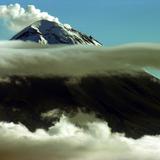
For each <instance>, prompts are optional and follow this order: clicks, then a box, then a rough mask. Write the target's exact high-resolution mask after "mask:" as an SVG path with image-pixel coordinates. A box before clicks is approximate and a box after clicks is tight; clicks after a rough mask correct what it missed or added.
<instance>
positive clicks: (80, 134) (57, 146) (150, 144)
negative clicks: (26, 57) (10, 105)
mask: <svg viewBox="0 0 160 160" xmlns="http://www.w3.org/2000/svg"><path fill="white" fill-rule="evenodd" d="M84 116H86V115H84ZM87 116H89V115H87ZM91 119H92V121H86V120H85V122H83V125H82V126H80V125H78V126H77V125H76V123H75V122H74V121H71V119H70V118H67V117H66V116H62V117H61V120H60V121H59V122H57V123H56V124H55V126H52V127H51V128H50V129H49V131H45V130H43V129H38V130H37V131H36V132H35V133H31V132H30V131H28V129H27V128H26V127H25V126H23V125H21V124H17V125H16V124H14V123H4V122H0V157H1V160H28V159H34V160H44V159H46V160H122V159H123V160H135V159H136V160H159V159H160V136H145V137H143V138H141V139H137V140H134V139H131V138H126V137H125V136H124V135H122V134H113V133H111V131H110V128H109V127H108V125H107V123H106V122H104V121H101V120H98V119H96V118H94V117H93V116H91ZM81 120H82V119H81Z"/></svg>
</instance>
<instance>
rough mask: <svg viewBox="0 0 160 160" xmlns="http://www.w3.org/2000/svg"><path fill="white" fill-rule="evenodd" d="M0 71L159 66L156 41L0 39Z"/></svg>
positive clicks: (79, 72)
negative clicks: (105, 43) (100, 43)
mask: <svg viewBox="0 0 160 160" xmlns="http://www.w3.org/2000/svg"><path fill="white" fill-rule="evenodd" d="M0 48H1V52H0V75H1V76H5V75H6V76H8V75H35V76H47V75H53V76H86V75H89V74H93V75H98V74H110V73H113V72H132V71H142V70H143V69H144V68H145V67H154V68H157V69H159V68H160V54H159V53H160V45H159V44H139V45H137V44H132V45H126V46H119V47H113V48H105V47H91V46H81V45H80V46H49V45H48V46H43V45H40V44H35V43H32V42H21V41H3V42H0Z"/></svg>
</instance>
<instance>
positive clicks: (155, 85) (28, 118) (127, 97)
mask: <svg viewBox="0 0 160 160" xmlns="http://www.w3.org/2000/svg"><path fill="white" fill-rule="evenodd" d="M159 82H160V81H159V80H157V79H155V78H153V77H151V76H149V75H147V74H145V73H140V74H137V75H134V76H133V75H129V74H122V75H112V76H111V75H110V76H89V77H82V78H81V79H77V78H73V77H48V78H42V77H41V78H40V77H27V76H26V77H20V76H12V77H9V78H8V79H4V80H3V79H2V80H1V82H0V120H1V121H7V122H15V123H18V122H21V123H22V124H24V125H25V126H27V127H28V128H29V130H31V131H35V129H36V128H44V129H47V128H48V127H50V126H51V125H52V121H54V120H55V121H56V120H57V119H52V120H47V119H42V117H41V114H42V113H45V112H47V111H49V110H52V109H54V108H60V109H62V110H65V111H66V112H76V111H77V107H79V108H85V111H86V112H90V111H94V112H95V113H96V114H97V116H98V117H100V118H102V119H105V120H106V121H107V122H108V124H109V126H110V127H111V128H112V131H113V132H122V133H123V132H124V133H126V135H127V136H129V137H133V138H139V137H141V136H143V135H156V134H160V118H159V117H160V97H159V95H160V83H159Z"/></svg>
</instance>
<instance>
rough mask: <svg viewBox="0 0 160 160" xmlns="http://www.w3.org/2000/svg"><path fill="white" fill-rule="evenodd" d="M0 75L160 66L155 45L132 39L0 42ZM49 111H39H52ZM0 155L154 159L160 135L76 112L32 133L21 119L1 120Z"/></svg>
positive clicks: (21, 159)
mask: <svg viewBox="0 0 160 160" xmlns="http://www.w3.org/2000/svg"><path fill="white" fill-rule="evenodd" d="M0 48H1V51H0V76H5V75H14V74H17V75H34V76H48V75H58V76H65V75H73V76H86V75H87V74H94V75H95V74H98V73H103V74H110V73H113V72H131V71H133V70H136V71H139V70H142V69H143V68H145V67H147V66H150V67H155V68H160V54H159V53H160V45H158V44H157V45H156V44H140V45H137V44H133V45H125V46H119V47H116V48H104V47H90V46H89V47H88V46H42V45H39V44H35V43H31V42H20V41H11V42H7V41H4V42H0ZM53 113H54V112H48V113H46V114H43V115H42V117H43V118H45V117H46V116H52V114H53ZM0 159H1V160H28V159H29V160H44V159H46V160H106V159H107V160H122V159H123V160H135V159H137V160H159V159H160V136H145V137H143V138H141V139H137V140H133V139H131V138H126V137H125V136H124V135H120V134H113V133H111V131H110V128H109V127H108V125H107V123H106V122H104V121H102V120H99V119H97V118H95V117H94V115H93V114H92V115H84V114H82V113H79V114H78V115H77V116H75V117H69V116H63V115H62V117H61V120H60V122H58V123H56V125H55V126H52V127H51V128H50V129H49V131H45V130H43V129H38V130H37V131H36V132H35V133H31V132H30V131H29V130H28V129H27V128H26V127H25V126H23V125H22V124H14V123H6V122H0Z"/></svg>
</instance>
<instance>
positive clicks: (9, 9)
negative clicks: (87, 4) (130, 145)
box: [0, 3, 70, 31]
mask: <svg viewBox="0 0 160 160" xmlns="http://www.w3.org/2000/svg"><path fill="white" fill-rule="evenodd" d="M0 18H1V19H4V20H5V21H6V22H7V26H6V27H9V29H11V30H13V31H20V30H21V29H23V28H24V27H26V26H28V25H30V24H31V23H33V22H35V21H38V20H41V19H46V20H50V21H55V22H57V23H60V22H59V20H58V18H57V17H54V16H51V15H49V14H48V13H47V12H41V10H39V9H37V8H36V7H35V6H34V5H28V6H27V8H26V9H24V8H23V7H21V6H20V4H17V3H16V4H10V5H8V6H7V5H0ZM66 26H68V27H70V26H69V25H68V24H66Z"/></svg>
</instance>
